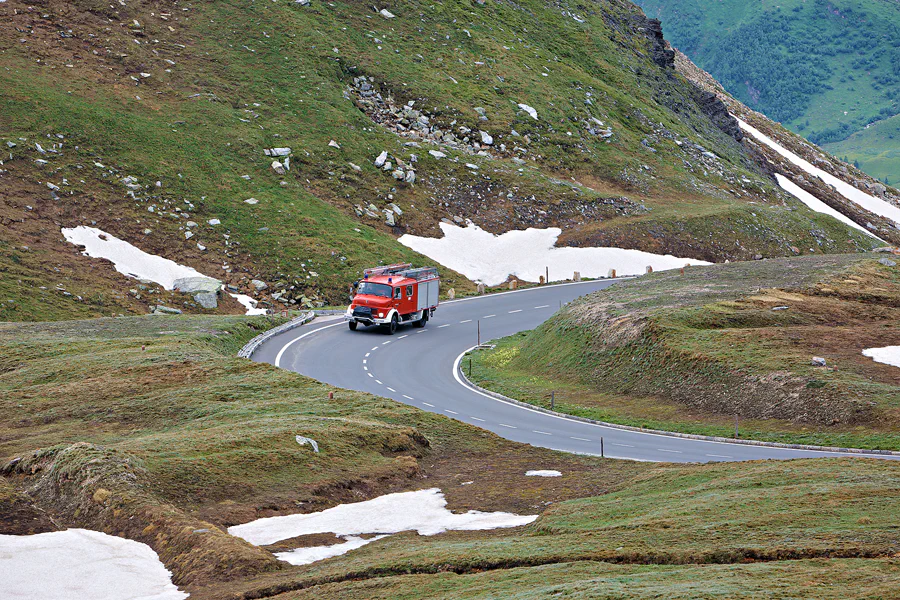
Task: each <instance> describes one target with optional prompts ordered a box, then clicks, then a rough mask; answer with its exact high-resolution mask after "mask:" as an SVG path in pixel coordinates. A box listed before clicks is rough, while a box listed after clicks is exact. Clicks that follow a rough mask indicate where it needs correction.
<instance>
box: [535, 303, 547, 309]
mask: <svg viewBox="0 0 900 600" xmlns="http://www.w3.org/2000/svg"><path fill="white" fill-rule="evenodd" d="M535 308H536V309H537V308H550V305H549V304H541V305H540V306H535Z"/></svg>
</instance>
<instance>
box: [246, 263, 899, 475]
mask: <svg viewBox="0 0 900 600" xmlns="http://www.w3.org/2000/svg"><path fill="white" fill-rule="evenodd" d="M613 283H615V281H613V280H604V281H590V282H581V283H571V284H562V285H553V286H545V287H538V288H530V289H527V290H519V291H515V292H506V293H501V294H492V295H488V296H478V297H473V298H463V299H461V300H456V301H451V302H444V303H442V304H441V305H440V307H439V308H438V310H437V312H436V313H435V316H434V318H433V319H432V320H431V321H429V322H428V325H427V326H426V327H425V328H424V329H418V328H414V327H412V326H404V327H401V328H400V329H399V330H398V331H397V333H396V334H395V335H393V336H388V335H385V334H384V333H382V332H381V331H379V330H377V329H369V330H367V329H364V328H361V329H360V330H358V331H356V332H351V331H350V330H349V329H348V327H347V325H346V323H345V322H344V321H343V320H334V321H331V322H329V323H327V324H320V323H318V322H313V324H312V325H311V326H309V327H302V328H299V329H295V330H293V331H288V332H285V333H283V334H281V335H278V336H275V337H273V338H272V339H270V340H268V341H266V342H265V343H264V344H263V345H262V346H260V348H259V349H258V350H257V351H256V352H255V353H254V354H253V360H255V361H258V362H268V363H271V364H274V365H276V366H279V367H281V368H284V369H288V370H291V371H295V372H297V373H301V374H303V375H306V376H308V377H312V378H314V379H317V380H319V381H323V382H325V383H329V384H332V385H335V386H338V387H342V388H347V389H354V390H359V391H363V392H370V393H372V394H376V395H379V396H385V397H388V398H392V399H394V400H396V401H398V402H403V403H404V404H409V405H412V406H415V407H417V408H421V409H423V410H427V411H430V412H434V413H439V414H442V415H445V416H447V417H450V418H453V419H457V420H460V421H463V422H465V423H469V424H471V425H476V426H478V427H481V428H483V429H487V430H490V431H492V432H494V433H496V434H498V435H500V436H502V437H505V438H507V439H510V440H514V441H517V442H524V443H527V444H532V445H535V446H542V447H545V448H552V449H555V450H563V451H566V452H576V453H582V454H596V455H599V454H600V439H601V437H602V438H603V442H604V449H605V454H606V456H607V457H610V458H623V459H630V460H646V461H664V462H712V461H738V460H757V459H766V458H772V459H790V458H812V457H835V456H859V455H856V454H842V453H839V452H822V451H811V450H794V449H787V448H771V447H766V446H752V445H743V444H730V443H727V442H712V441H702V440H692V439H685V438H677V437H670V436H664V435H658V434H652V433H645V432H639V431H628V430H623V429H616V428H611V427H604V426H601V425H593V424H589V423H583V422H580V421H575V420H571V419H566V418H564V417H559V416H554V415H549V414H546V413H542V412H538V411H534V410H529V409H528V408H524V407H521V406H518V405H514V404H510V403H507V402H503V401H501V400H497V399H494V398H492V397H490V396H487V395H485V394H482V393H480V392H478V391H476V390H473V389H471V388H469V387H467V386H464V385H462V384H461V383H460V382H459V381H458V379H457V377H456V369H455V364H456V361H457V359H458V358H459V357H460V356H461V355H462V354H463V353H464V352H465V351H466V350H467V349H469V348H471V347H472V346H474V345H475V344H476V343H477V341H478V340H477V331H478V329H477V328H478V324H479V322H480V325H481V341H482V342H485V341H488V340H491V339H496V338H501V337H504V336H508V335H512V334H514V333H516V332H519V331H524V330H527V329H533V328H534V327H536V326H537V325H539V324H541V323H543V322H544V321H545V320H547V319H548V318H549V317H550V316H551V315H553V314H554V313H555V312H556V311H557V310H559V308H560V306H561V305H562V304H563V303H566V302H569V301H571V300H573V299H575V298H576V297H578V296H581V295H583V294H587V293H590V292H593V291H596V290H600V289H603V288H606V287H608V286H610V285H612V284H613ZM866 456H870V457H871V456H872V455H866ZM885 458H888V457H885ZM894 458H896V457H894Z"/></svg>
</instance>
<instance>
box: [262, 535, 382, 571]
mask: <svg viewBox="0 0 900 600" xmlns="http://www.w3.org/2000/svg"><path fill="white" fill-rule="evenodd" d="M386 537H387V536H386V535H376V536H375V537H372V538H369V539H367V540H366V539H363V538H361V537H358V536H355V535H348V536H345V537H344V540H345V541H344V543H343V544H333V545H331V546H313V547H310V548H297V549H295V550H291V551H290V552H276V553H275V558H277V559H278V560H283V561H284V562H287V563H291V564H292V565H308V564H310V563H314V562H316V561H319V560H325V559H326V558H332V557H334V556H340V555H341V554H347V553H348V552H350V551H351V550H356V549H357V548H362V547H363V546H365V545H366V544H368V543H370V542H374V541H375V540H380V539H381V538H386Z"/></svg>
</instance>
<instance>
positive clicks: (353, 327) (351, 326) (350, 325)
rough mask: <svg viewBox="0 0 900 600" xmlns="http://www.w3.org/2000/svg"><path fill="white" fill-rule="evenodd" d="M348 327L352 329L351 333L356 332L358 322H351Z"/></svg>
mask: <svg viewBox="0 0 900 600" xmlns="http://www.w3.org/2000/svg"><path fill="white" fill-rule="evenodd" d="M347 325H348V326H349V327H350V331H356V325H357V323H356V321H350V322H349V323H348V324H347Z"/></svg>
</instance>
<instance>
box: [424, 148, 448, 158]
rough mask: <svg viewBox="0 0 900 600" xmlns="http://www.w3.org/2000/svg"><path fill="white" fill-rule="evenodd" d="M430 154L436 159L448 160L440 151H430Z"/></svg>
mask: <svg viewBox="0 0 900 600" xmlns="http://www.w3.org/2000/svg"><path fill="white" fill-rule="evenodd" d="M428 154H430V155H432V156H433V157H435V158H438V159H440V158H447V155H446V154H444V153H443V152H441V151H440V150H429V151H428Z"/></svg>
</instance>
